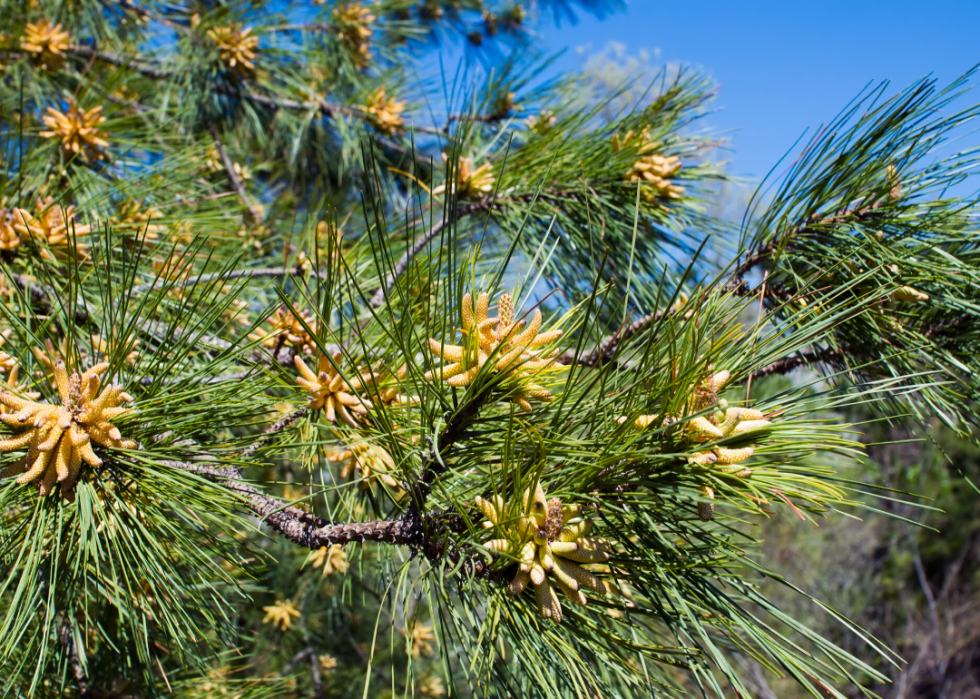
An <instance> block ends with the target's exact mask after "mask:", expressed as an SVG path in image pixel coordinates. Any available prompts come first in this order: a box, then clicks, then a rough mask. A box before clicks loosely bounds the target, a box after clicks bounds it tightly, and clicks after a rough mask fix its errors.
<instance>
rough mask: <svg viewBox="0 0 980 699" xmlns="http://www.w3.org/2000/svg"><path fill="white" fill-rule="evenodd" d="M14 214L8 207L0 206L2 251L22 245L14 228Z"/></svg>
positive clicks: (0, 246)
mask: <svg viewBox="0 0 980 699" xmlns="http://www.w3.org/2000/svg"><path fill="white" fill-rule="evenodd" d="M13 214H14V212H13V211H11V210H10V209H8V208H6V207H2V208H0V252H4V251H6V250H16V249H17V248H19V247H20V243H21V240H20V236H19V235H18V234H17V230H16V229H15V228H14V216H13ZM4 279H6V277H4Z"/></svg>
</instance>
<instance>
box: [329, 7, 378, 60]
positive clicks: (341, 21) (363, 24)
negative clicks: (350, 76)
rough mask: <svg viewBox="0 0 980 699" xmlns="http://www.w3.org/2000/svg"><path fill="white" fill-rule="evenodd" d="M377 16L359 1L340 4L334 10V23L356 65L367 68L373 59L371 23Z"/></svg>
mask: <svg viewBox="0 0 980 699" xmlns="http://www.w3.org/2000/svg"><path fill="white" fill-rule="evenodd" d="M375 19H376V18H375V16H374V15H373V14H371V10H370V9H368V8H366V7H364V5H362V4H361V3H359V2H349V3H346V4H343V5H339V6H338V7H337V8H335V9H334V11H333V25H334V27H336V30H337V32H338V33H339V34H340V37H341V39H342V40H343V42H344V45H345V46H346V47H347V50H348V51H350V53H351V56H352V58H353V60H354V65H356V66H357V67H358V68H365V67H367V65H368V62H369V61H370V60H371V35H372V34H374V30H373V29H371V24H373V23H374V20H375Z"/></svg>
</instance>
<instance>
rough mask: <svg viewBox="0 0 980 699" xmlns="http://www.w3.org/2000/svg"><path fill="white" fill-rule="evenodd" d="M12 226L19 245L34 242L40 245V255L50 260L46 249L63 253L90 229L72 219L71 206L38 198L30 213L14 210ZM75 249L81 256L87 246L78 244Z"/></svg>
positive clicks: (73, 208)
mask: <svg viewBox="0 0 980 699" xmlns="http://www.w3.org/2000/svg"><path fill="white" fill-rule="evenodd" d="M13 225H14V230H15V231H17V235H19V236H20V239H21V242H25V243H26V242H27V241H33V242H34V243H35V244H37V245H39V246H41V248H42V250H41V256H42V257H44V258H45V259H51V253H50V252H49V251H48V249H46V248H51V249H52V250H55V251H56V252H57V251H60V252H63V251H65V250H66V249H67V248H68V245H69V243H70V241H71V240H72V239H77V238H79V237H81V236H86V235H88V234H89V233H90V232H91V230H92V229H91V228H90V227H89V226H83V225H82V224H80V223H78V222H77V221H76V220H75V206H74V205H71V206H65V207H62V206H61V205H60V204H58V203H56V202H55V201H54V199H52V198H51V197H45V198H44V199H41V198H40V197H38V198H37V200H35V202H34V210H33V211H30V210H28V209H14V211H13ZM77 250H78V254H79V256H81V255H83V254H84V253H85V250H86V247H85V246H84V245H83V244H82V243H78V244H77Z"/></svg>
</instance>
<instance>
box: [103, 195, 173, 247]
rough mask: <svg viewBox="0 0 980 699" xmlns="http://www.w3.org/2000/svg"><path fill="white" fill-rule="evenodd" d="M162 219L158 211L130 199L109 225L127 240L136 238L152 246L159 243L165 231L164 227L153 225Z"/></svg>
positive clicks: (138, 200)
mask: <svg viewBox="0 0 980 699" xmlns="http://www.w3.org/2000/svg"><path fill="white" fill-rule="evenodd" d="M162 218H163V214H162V213H161V212H160V210H159V209H155V208H153V207H152V206H150V207H144V202H143V201H142V200H141V199H130V200H128V201H125V202H123V203H122V204H121V205H120V206H119V208H118V209H117V210H116V213H115V215H114V216H112V217H111V218H110V219H109V224H110V225H111V226H112V228H113V229H115V230H117V231H120V232H121V233H122V234H123V235H124V236H126V237H127V238H136V237H138V238H139V239H140V240H142V241H143V243H145V244H147V245H153V244H154V243H158V242H160V236H161V235H162V234H163V233H164V232H166V230H167V227H166V226H164V225H161V224H159V223H155V222H156V221H159V220H161V219H162Z"/></svg>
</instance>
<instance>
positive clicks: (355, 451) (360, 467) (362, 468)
mask: <svg viewBox="0 0 980 699" xmlns="http://www.w3.org/2000/svg"><path fill="white" fill-rule="evenodd" d="M325 456H326V459H327V461H330V462H331V463H337V464H342V465H341V468H340V474H339V475H340V477H341V478H351V477H353V476H354V475H355V473H357V472H360V476H361V481H360V485H359V486H358V487H359V488H360V489H361V490H373V489H374V485H375V483H376V482H381V483H383V484H384V485H385V486H387V487H388V488H389V489H390V490H391V491H394V492H393V495H395V496H396V497H397V496H398V495H399V494H400V493H401V492H402V490H401V485H400V484H399V483H398V481H396V480H395V479H394V478H392V476H391V474H392V473H394V472H395V460H394V459H392V458H391V454H389V453H388V451H387V450H386V449H384V448H383V447H379V446H378V445H376V444H371V443H370V442H358V443H357V444H352V445H350V446H348V447H344V448H343V449H336V450H333V451H328V452H326V453H325Z"/></svg>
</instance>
